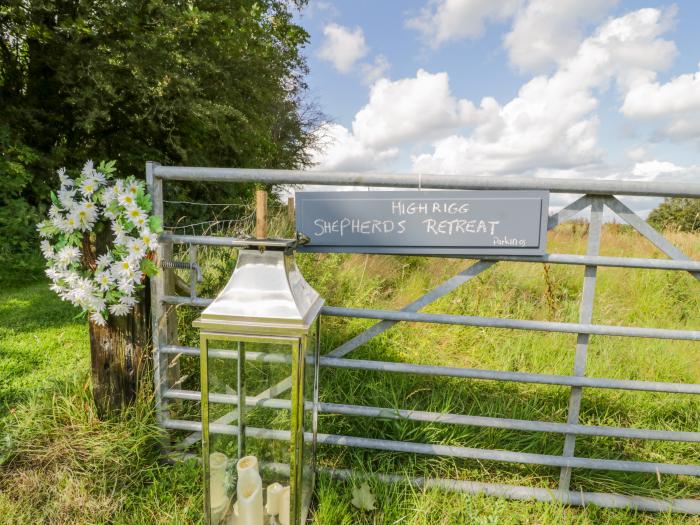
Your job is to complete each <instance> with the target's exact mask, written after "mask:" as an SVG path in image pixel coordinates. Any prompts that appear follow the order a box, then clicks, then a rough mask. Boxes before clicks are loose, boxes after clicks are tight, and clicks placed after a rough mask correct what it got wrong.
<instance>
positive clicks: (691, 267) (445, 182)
mask: <svg viewBox="0 0 700 525" xmlns="http://www.w3.org/2000/svg"><path fill="white" fill-rule="evenodd" d="M148 170H150V173H151V174H150V175H149V187H150V188H152V189H155V191H154V193H153V194H154V200H156V199H159V200H160V203H159V204H157V203H155V202H154V205H156V206H154V209H156V210H159V213H161V214H162V184H161V185H160V187H159V184H158V183H160V182H161V181H162V180H164V179H172V180H198V181H207V180H208V181H229V182H241V181H256V182H268V183H280V184H285V183H286V184H300V183H314V184H334V185H337V184H340V185H343V184H345V185H347V184H349V185H370V186H388V187H415V186H416V185H417V183H418V180H420V181H421V186H422V187H423V188H426V189H427V188H452V189H547V190H550V191H553V192H559V193H578V194H584V195H583V196H582V197H580V198H578V199H577V200H575V201H574V202H572V203H571V204H569V205H568V206H566V207H565V208H563V209H562V210H560V212H559V213H557V214H556V215H554V216H552V217H550V218H549V221H548V226H549V229H551V228H553V227H554V226H556V225H558V224H560V223H562V222H564V221H566V220H569V219H571V218H573V217H574V216H575V215H577V214H578V213H580V212H581V211H583V210H585V209H586V208H588V207H591V206H592V207H593V212H592V214H593V217H594V220H593V221H592V222H593V224H592V225H591V228H590V232H593V234H592V235H589V252H588V253H587V254H586V255H575V254H548V255H546V256H544V257H537V258H534V257H533V258H529V257H522V256H504V257H497V256H489V257H483V258H482V259H481V260H479V261H478V262H476V263H475V264H473V265H472V266H470V267H469V268H467V269H466V270H464V271H463V272H462V273H461V274H459V275H457V276H455V277H453V278H451V279H449V280H448V281H446V282H445V283H443V284H442V285H440V286H439V287H437V288H436V289H435V290H432V291H431V292H429V293H427V294H425V295H424V296H422V297H420V298H419V299H417V300H416V301H414V302H413V303H411V304H409V305H407V306H406V307H404V310H403V311H398V312H386V311H382V310H367V309H346V308H334V307H327V308H325V309H324V310H323V312H322V313H323V314H325V315H343V316H346V315H347V316H351V317H364V318H373V319H380V320H381V322H379V323H377V324H376V325H374V326H373V327H371V328H369V329H368V330H367V331H365V332H364V333H362V334H359V335H358V336H356V337H355V338H353V339H352V340H350V341H348V342H346V343H345V344H344V345H341V346H340V347H338V348H336V349H335V350H334V351H332V352H331V353H330V354H328V355H326V356H324V357H321V358H320V363H319V364H320V365H321V366H324V367H326V368H346V369H357V370H373V371H383V372H393V373H406V374H418V375H427V376H446V377H459V378H465V379H478V380H496V381H515V382H521V383H531V384H544V385H563V386H569V387H572V393H573V394H574V395H572V399H571V403H570V409H571V410H570V413H569V421H568V422H567V423H559V422H547V421H530V420H518V419H507V418H497V417H486V416H478V415H475V416H471V415H464V414H450V413H438V412H428V411H415V410H405V409H401V408H394V407H391V408H383V407H371V406H360V405H348V404H342V403H320V404H319V405H318V408H319V409H320V410H321V411H322V412H325V413H334V414H340V415H346V416H356V417H372V418H385V419H401V420H410V421H417V422H420V421H425V422H432V423H442V424H453V425H472V426H477V427H489V428H504V429H510V430H521V431H537V432H552V433H559V434H564V435H566V441H567V443H568V445H567V447H565V452H564V455H562V456H552V455H547V454H531V453H520V452H512V451H501V450H482V449H472V448H468V447H460V446H445V445H430V444H424V443H407V442H400V441H391V440H383V439H371V438H363V437H355V436H338V435H327V434H324V435H321V436H319V442H320V443H323V444H327V445H334V446H350V447H360V448H370V449H377V450H387V451H394V452H409V453H416V454H429V455H444V456H449V457H459V458H467V459H476V460H493V461H507V462H517V463H527V464H538V465H545V466H551V467H559V468H561V469H562V473H561V476H560V477H561V480H560V481H561V483H560V488H559V490H554V491H550V490H547V489H542V488H532V487H518V486H509V485H500V484H493V483H476V482H467V481H459V480H432V481H431V480H424V479H423V478H414V479H412V480H410V481H411V482H412V483H414V484H423V485H425V484H432V485H433V486H441V487H445V488H450V489H454V490H461V491H465V492H474V493H476V492H485V493H490V494H495V495H501V496H505V497H512V498H516V499H517V498H525V497H527V498H534V499H539V500H542V501H553V500H558V501H562V502H566V503H572V504H586V503H588V502H595V503H599V504H601V505H603V506H613V507H614V506H625V505H629V506H631V507H633V508H638V509H640V510H664V509H670V510H674V511H680V512H697V513H700V500H681V499H676V500H668V501H664V500H660V499H654V498H641V497H635V496H621V495H617V494H602V493H579V492H574V491H570V490H568V488H567V487H568V481H569V480H568V478H569V473H570V469H571V468H592V469H602V470H621V471H638V472H648V473H653V474H657V475H659V474H660V473H669V474H687V475H694V476H698V475H700V466H699V465H670V464H663V463H649V462H640V461H623V460H612V459H610V460H601V459H594V458H579V457H576V456H575V455H574V452H573V445H574V442H575V441H574V440H575V436H577V435H591V436H607V437H613V438H626V439H659V440H669V441H686V442H694V443H697V442H698V437H699V436H700V432H687V431H673V430H655V429H639V428H624V427H608V426H588V425H581V424H579V423H578V417H577V412H578V409H579V408H580V405H579V401H578V400H577V398H578V396H577V395H576V393H577V392H580V391H581V388H582V387H590V388H613V389H622V390H631V391H652V392H667V393H683V394H700V384H682V383H668V382H657V381H635V380H626V379H608V378H590V377H585V375H583V374H584V372H583V370H582V369H583V367H582V366H581V365H582V364H584V363H585V344H583V343H585V341H587V339H588V337H589V336H590V335H591V334H595V335H612V336H629V337H654V338H662V339H681V340H690V341H698V340H700V331H698V330H671V329H656V328H648V327H627V326H606V325H596V324H592V318H590V317H589V318H587V316H586V315H585V314H586V311H585V308H586V305H587V304H588V303H589V302H590V303H591V305H592V296H593V292H592V287H591V286H590V277H592V276H594V274H595V269H596V268H597V267H602V266H610V267H620V268H646V269H659V270H671V271H688V272H690V273H692V274H693V275H694V276H695V277H696V278H698V279H700V261H693V260H689V259H688V257H687V256H685V255H684V254H683V253H682V252H681V251H680V250H679V249H678V248H676V247H675V246H673V244H671V243H670V242H669V241H668V240H667V239H665V238H664V237H663V236H662V235H661V234H660V233H658V232H657V231H656V230H654V229H653V228H651V227H650V226H649V225H648V224H647V223H646V222H645V221H643V220H642V219H641V218H639V217H638V216H637V215H636V214H634V212H632V211H631V210H630V209H629V208H628V207H626V206H625V205H624V204H623V203H622V202H620V201H618V200H617V199H616V198H615V197H613V195H614V194H618V195H649V196H678V197H694V198H698V197H700V184H669V183H665V182H664V183H655V182H643V183H640V182H638V181H634V182H630V181H591V180H573V179H522V178H514V177H498V178H481V177H462V176H460V177H454V176H442V175H416V174H400V175H394V174H357V173H341V174H338V173H320V172H313V173H311V172H299V171H287V170H247V169H228V168H179V167H162V166H157V165H155V164H151V163H149V167H148V168H147V171H148ZM598 196H602V197H598ZM602 203H604V204H605V205H607V206H608V207H609V208H610V209H611V210H612V211H614V212H615V213H616V214H618V215H619V216H620V217H621V218H622V219H623V220H625V221H626V222H627V223H628V224H630V225H631V226H632V227H634V228H635V229H636V230H638V231H639V232H640V233H641V234H642V235H643V236H645V237H646V238H647V239H649V240H650V241H651V242H652V243H654V244H655V245H656V246H657V247H658V248H659V249H660V250H661V251H663V252H664V253H665V254H667V255H668V256H669V257H671V260H666V259H647V258H644V259H642V258H627V257H607V256H606V257H604V256H600V255H599V254H598V253H597V250H591V249H590V248H591V246H592V245H594V244H595V239H594V237H595V230H596V228H595V215H596V214H599V215H602V213H601V212H602V209H601V208H602V206H601V204H602ZM158 206H160V208H158ZM161 243H162V244H161V246H164V247H166V248H167V247H168V246H170V245H172V244H189V245H190V246H191V247H192V246H196V245H216V246H228V247H233V248H236V247H243V246H252V244H251V241H250V240H248V239H240V238H235V237H209V236H180V235H172V234H169V233H166V234H164V235H163V236H162V237H161ZM191 250H192V249H191ZM192 253H193V252H192V251H190V257H191V258H192V257H193V255H192ZM194 257H196V254H195V255H194ZM502 260H509V261H517V262H540V263H553V264H574V265H583V266H586V279H588V283H589V284H588V285H586V284H584V294H583V295H584V297H583V298H582V309H581V319H580V321H581V322H579V323H552V322H548V321H531V320H517V319H499V318H490V317H477V316H449V315H444V314H425V313H418V310H420V309H421V308H423V307H424V306H427V304H430V303H431V302H433V301H434V300H436V299H438V298H439V297H443V296H444V295H446V294H447V293H449V292H451V291H452V290H454V289H455V288H457V287H458V286H459V285H460V284H462V283H463V282H466V281H467V280H469V279H471V278H472V277H474V276H475V275H478V274H479V273H481V272H482V271H485V270H486V269H488V268H490V267H491V266H492V265H493V264H495V262H497V261H502ZM161 285H162V286H160V288H158V287H157V286H156V287H155V288H154V302H155V303H156V304H157V305H158V308H160V311H161V313H160V314H159V316H154V318H159V319H162V320H163V322H164V325H165V326H164V327H161V330H160V331H159V332H158V333H157V332H156V331H155V330H154V354H155V355H156V356H157V357H156V364H157V365H158V366H156V368H157V372H160V373H161V375H162V374H163V373H164V371H163V368H164V366H167V368H168V370H170V368H171V366H170V364H169V363H177V362H178V358H179V355H198V353H199V351H198V349H195V348H191V347H187V346H180V345H174V344H169V341H170V340H174V339H173V338H172V336H171V334H170V333H169V330H170V327H169V324H171V323H168V319H167V315H164V314H165V313H166V310H165V308H164V306H165V305H168V304H173V305H187V306H195V307H203V306H206V305H207V304H209V303H210V302H211V300H210V299H206V298H200V297H196V296H194V295H193V294H192V287H190V293H189V295H190V297H181V296H176V295H174V293H173V292H172V291H170V288H168V287H167V286H165V283H163V282H161ZM589 296H590V301H589V300H588V297H589ZM154 313H156V307H154ZM401 321H413V322H434V323H442V324H461V325H467V326H487V327H494V328H505V329H525V330H544V331H554V332H566V333H576V334H578V342H579V345H578V351H577V359H576V367H575V368H576V370H575V374H574V375H572V376H559V375H549V374H532V373H525V372H505V371H496V370H478V369H462V368H453V367H445V366H432V365H415V364H409V363H392V362H384V361H369V360H355V359H344V358H342V356H343V355H345V354H347V353H348V352H350V351H352V350H353V349H354V348H356V347H357V346H359V345H360V344H362V343H364V342H366V341H368V340H370V339H371V338H372V337H374V336H376V335H378V334H379V333H382V332H384V331H385V330H386V329H388V328H389V327H391V326H393V325H394V324H395V323H397V322H401ZM154 327H155V324H154ZM156 333H157V335H156ZM246 354H247V355H246V356H245V359H246V360H259V361H262V362H286V356H280V355H270V354H262V353H259V352H250V353H246ZM210 356H211V357H221V358H226V359H236V358H237V357H238V352H237V351H235V350H222V349H221V350H217V349H213V350H212V352H211V354H210ZM159 367H160V369H158V368H159ZM579 373H580V374H582V375H576V374H579ZM166 376H167V374H166ZM156 384H157V387H158V388H157V392H156V398H157V406H158V408H159V411H162V412H161V413H160V417H161V419H162V421H163V426H164V427H165V428H173V429H180V430H186V431H189V432H194V434H192V435H190V436H189V437H188V438H187V439H186V440H185V441H184V443H183V444H184V445H186V446H187V445H191V444H193V443H195V442H196V441H197V440H198V439H199V435H198V433H199V431H200V430H201V426H200V425H199V423H197V422H192V421H182V420H173V419H171V418H170V417H168V415H167V412H165V411H164V408H165V403H166V400H168V399H188V400H191V401H197V400H198V399H201V394H200V393H199V392H197V391H187V390H182V389H180V388H176V385H177V384H178V383H177V382H176V381H175V382H172V386H170V388H168V384H167V377H163V378H162V381H157V383H156ZM289 386H290V385H289V381H288V380H286V381H282V382H280V383H278V384H277V385H275V386H273V387H272V388H270V389H267V390H265V391H264V392H261V393H259V394H258V395H257V396H253V397H247V398H246V400H245V403H242V404H239V406H246V405H249V406H263V407H266V408H270V409H279V410H288V403H289V402H288V401H286V400H284V399H276V396H279V395H280V394H281V393H283V392H285V391H286V390H288V389H289ZM211 400H212V401H213V402H221V403H226V404H232V405H237V402H238V398H237V397H236V396H230V395H226V394H212V396H211ZM309 408H313V407H309ZM236 416H237V413H236V411H235V410H234V411H232V412H230V413H229V414H227V415H226V416H224V417H222V418H220V419H219V421H218V423H216V424H215V425H213V426H212V431H213V432H215V433H219V432H221V433H225V434H234V435H235V434H236V432H238V430H237V427H236V426H233V425H229V424H228V423H231V422H233V421H235V420H236ZM248 434H249V435H250V436H251V437H259V438H266V439H283V440H284V439H289V433H288V432H283V431H274V430H269V429H250V431H249V432H248ZM307 438H310V436H307ZM380 477H382V476H380ZM382 478H383V479H386V480H389V481H392V480H397V479H398V478H399V477H397V476H387V475H384V476H383V477H382ZM401 479H406V478H403V477H401Z"/></svg>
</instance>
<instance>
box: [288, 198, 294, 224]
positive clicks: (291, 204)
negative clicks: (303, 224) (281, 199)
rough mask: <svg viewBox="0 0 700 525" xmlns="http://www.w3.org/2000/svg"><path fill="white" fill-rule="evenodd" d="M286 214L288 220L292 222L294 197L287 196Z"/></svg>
mask: <svg viewBox="0 0 700 525" xmlns="http://www.w3.org/2000/svg"><path fill="white" fill-rule="evenodd" d="M287 214H288V216H289V220H290V221H292V222H294V197H288V198H287Z"/></svg>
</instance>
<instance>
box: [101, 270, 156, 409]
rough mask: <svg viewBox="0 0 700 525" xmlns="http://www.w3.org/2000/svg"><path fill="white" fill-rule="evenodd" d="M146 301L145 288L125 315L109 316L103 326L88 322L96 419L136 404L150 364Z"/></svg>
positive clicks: (149, 312) (147, 295)
mask: <svg viewBox="0 0 700 525" xmlns="http://www.w3.org/2000/svg"><path fill="white" fill-rule="evenodd" d="M147 284H148V283H147ZM150 299H151V294H150V289H149V287H148V285H147V286H146V287H144V289H143V290H142V291H141V293H140V294H139V296H138V303H137V304H136V305H135V306H134V308H133V309H132V311H131V312H130V313H129V314H127V315H123V316H116V315H110V316H109V318H108V319H107V324H106V325H105V326H100V325H97V324H95V323H93V322H90V360H91V362H92V396H93V399H94V400H95V406H96V407H97V415H98V416H99V417H100V418H104V417H107V416H109V415H110V414H115V413H118V412H119V411H120V410H122V409H123V408H125V407H127V406H129V405H130V404H132V403H133V402H134V401H135V400H136V397H137V395H138V392H139V387H140V385H141V382H142V381H143V380H144V378H143V374H144V372H145V371H146V370H147V369H148V366H147V365H148V363H149V360H150V349H151V301H150ZM149 384H150V383H149Z"/></svg>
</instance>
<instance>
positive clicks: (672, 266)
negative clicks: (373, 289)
mask: <svg viewBox="0 0 700 525" xmlns="http://www.w3.org/2000/svg"><path fill="white" fill-rule="evenodd" d="M159 239H160V240H161V241H164V242H171V243H173V244H187V245H191V246H196V245H205V246H225V247H245V246H249V245H250V244H249V243H248V242H247V241H246V239H242V238H239V237H214V236H207V235H203V236H201V237H199V236H197V235H176V234H171V233H163V234H161V235H160V237H159ZM426 257H430V256H426ZM452 257H454V258H456V259H459V258H462V259H473V258H474V257H466V256H457V255H455V256H452ZM478 258H479V259H480V260H482V261H509V262H525V263H548V264H568V265H580V266H583V265H589V266H608V267H613V268H644V269H649V270H686V271H689V272H700V262H698V261H692V260H690V259H688V260H677V259H641V258H638V257H601V256H589V255H575V254H568V253H550V254H546V255H543V256H537V257H532V256H530V257H528V256H523V255H520V256H518V255H480V256H479V257H478Z"/></svg>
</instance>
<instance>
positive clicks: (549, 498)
mask: <svg viewBox="0 0 700 525" xmlns="http://www.w3.org/2000/svg"><path fill="white" fill-rule="evenodd" d="M319 470H320V471H321V472H324V473H325V474H327V475H328V476H330V477H331V478H333V479H339V480H358V479H359V480H361V479H376V480H378V481H382V482H384V483H410V484H411V485H413V486H415V487H417V488H423V489H440V490H447V491H451V492H462V493H467V494H485V495H487V496H496V497H501V498H508V499H514V500H520V501H529V500H536V501H542V502H545V503H552V502H558V503H564V504H565V505H579V506H585V505H597V506H599V507H608V508H616V509H631V510H634V511H643V512H685V513H688V514H700V501H698V500H694V499H668V500H661V499H655V498H647V497H644V496H624V495H622V494H610V493H605V492H584V491H577V492H574V491H570V492H562V491H556V490H551V489H547V488H539V487H523V486H519V485H506V484H504V483H485V482H481V481H467V480H462V479H436V478H423V477H414V478H409V477H407V476H398V475H396V474H382V473H379V474H372V473H369V474H368V473H366V472H362V471H354V470H348V469H335V468H333V469H331V468H323V467H322V468H320V469H319Z"/></svg>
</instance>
